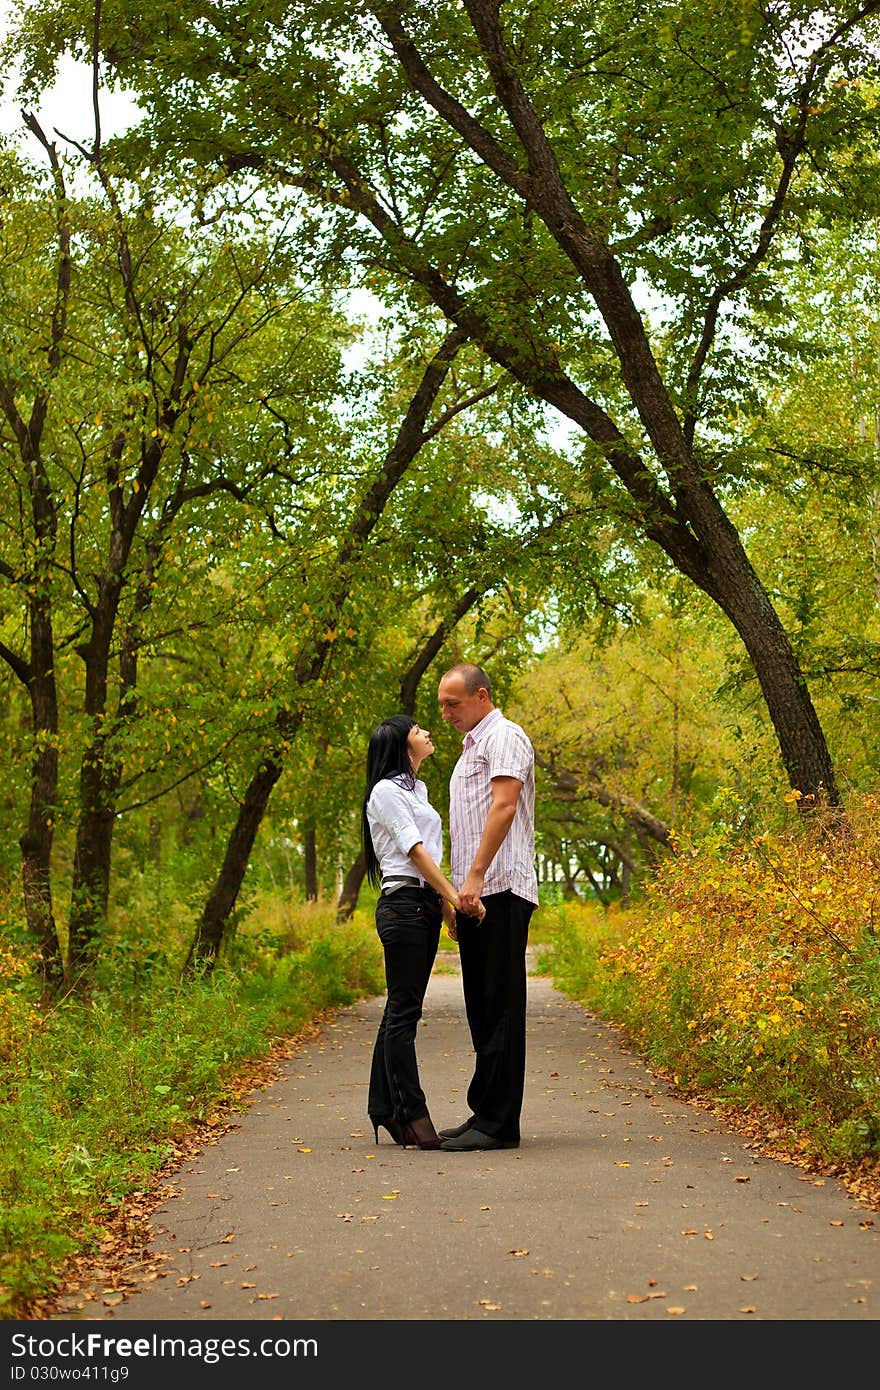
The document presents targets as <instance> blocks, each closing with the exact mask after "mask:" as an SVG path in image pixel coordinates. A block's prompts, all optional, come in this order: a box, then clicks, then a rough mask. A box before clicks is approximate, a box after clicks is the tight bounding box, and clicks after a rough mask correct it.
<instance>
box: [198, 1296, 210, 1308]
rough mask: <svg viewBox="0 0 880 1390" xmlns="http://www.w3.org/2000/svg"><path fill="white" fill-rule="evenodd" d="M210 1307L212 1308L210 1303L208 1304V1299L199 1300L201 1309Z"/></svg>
mask: <svg viewBox="0 0 880 1390" xmlns="http://www.w3.org/2000/svg"><path fill="white" fill-rule="evenodd" d="M210 1306H211V1305H210V1303H209V1302H208V1300H207V1299H206V1298H200V1299H199V1307H200V1308H210Z"/></svg>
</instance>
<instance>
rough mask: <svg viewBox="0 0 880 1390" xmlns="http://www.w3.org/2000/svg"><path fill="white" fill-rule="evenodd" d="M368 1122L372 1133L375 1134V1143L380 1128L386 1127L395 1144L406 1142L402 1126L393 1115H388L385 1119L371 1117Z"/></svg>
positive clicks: (377, 1140)
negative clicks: (371, 1127)
mask: <svg viewBox="0 0 880 1390" xmlns="http://www.w3.org/2000/svg"><path fill="white" fill-rule="evenodd" d="M370 1123H371V1124H372V1126H373V1133H374V1134H375V1136H376V1143H377V1144H378V1142H379V1130H380V1129H387V1131H388V1133H389V1134H390V1135H391V1138H392V1139H393V1140H394V1142H395V1144H405V1143H406V1142H407V1141H406V1138H405V1132H404V1126H403V1125H402V1124H401V1123H400V1120H396V1119H395V1118H394V1116H393V1115H389V1116H388V1119H387V1120H373V1119H371V1120H370Z"/></svg>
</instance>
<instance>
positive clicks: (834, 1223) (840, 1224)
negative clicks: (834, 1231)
mask: <svg viewBox="0 0 880 1390" xmlns="http://www.w3.org/2000/svg"><path fill="white" fill-rule="evenodd" d="M829 1224H830V1225H832V1226H842V1225H843V1222H842V1221H832V1222H830V1223H829Z"/></svg>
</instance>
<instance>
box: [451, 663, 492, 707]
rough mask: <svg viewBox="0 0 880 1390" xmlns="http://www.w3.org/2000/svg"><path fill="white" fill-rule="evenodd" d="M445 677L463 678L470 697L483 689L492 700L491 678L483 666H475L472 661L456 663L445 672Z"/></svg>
mask: <svg viewBox="0 0 880 1390" xmlns="http://www.w3.org/2000/svg"><path fill="white" fill-rule="evenodd" d="M443 674H444V676H461V678H462V680H463V681H464V688H465V690H466V691H467V693H468V695H476V693H477V691H478V690H480V689H481V688H482V689H483V690H485V692H486V694H487V695H488V696H489V698H490V699H491V698H492V686H491V683H490V681H489V677H488V676H487V675H486V672H485V671H484V670H483V668H482V666H475V665H474V663H473V662H472V661H456V663H455V665H454V666H450V668H449V670H448V671H444V673H443Z"/></svg>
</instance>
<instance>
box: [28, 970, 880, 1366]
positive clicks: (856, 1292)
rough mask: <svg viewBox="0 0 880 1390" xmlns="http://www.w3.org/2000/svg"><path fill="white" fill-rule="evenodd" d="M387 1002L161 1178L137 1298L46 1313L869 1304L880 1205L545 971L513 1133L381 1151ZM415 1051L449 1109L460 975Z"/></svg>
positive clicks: (598, 1313)
mask: <svg viewBox="0 0 880 1390" xmlns="http://www.w3.org/2000/svg"><path fill="white" fill-rule="evenodd" d="M381 1007H382V1000H381V999H378V998H373V999H368V1000H365V1001H362V1002H360V1003H358V1004H356V1005H354V1006H352V1007H350V1008H345V1009H342V1010H340V1011H339V1013H338V1014H337V1015H335V1017H334V1018H333V1020H332V1021H331V1022H329V1023H328V1024H327V1025H326V1026H325V1027H324V1028H323V1030H322V1031H321V1033H320V1035H319V1036H318V1037H316V1038H314V1039H312V1040H310V1041H308V1042H307V1043H304V1044H303V1045H302V1046H301V1047H300V1048H299V1050H298V1051H297V1052H296V1053H295V1054H294V1056H293V1057H292V1058H291V1059H290V1060H289V1061H288V1062H287V1063H286V1064H284V1076H283V1078H282V1079H280V1080H278V1081H277V1082H275V1083H273V1084H272V1085H270V1086H269V1087H267V1088H266V1089H265V1090H263V1091H258V1092H257V1093H256V1095H255V1098H254V1101H253V1103H252V1105H251V1106H250V1107H249V1108H248V1110H247V1111H246V1112H244V1113H242V1114H241V1116H240V1122H239V1123H238V1124H237V1127H236V1128H235V1129H233V1130H231V1131H229V1132H227V1133H226V1134H224V1135H223V1136H222V1137H221V1138H220V1139H219V1140H218V1141H217V1142H216V1143H214V1144H209V1145H207V1146H206V1147H205V1148H204V1149H203V1150H202V1151H201V1153H200V1155H199V1156H198V1158H197V1159H195V1160H191V1161H189V1162H187V1163H186V1164H185V1165H184V1167H183V1168H182V1169H181V1171H180V1172H179V1173H177V1174H176V1175H175V1176H174V1178H173V1181H171V1182H169V1184H168V1189H167V1198H166V1199H165V1200H164V1201H163V1203H162V1205H161V1206H160V1208H159V1209H158V1210H157V1211H156V1213H155V1216H154V1223H153V1224H154V1233H153V1237H152V1244H151V1247H150V1251H149V1256H150V1258H149V1259H148V1260H147V1261H145V1264H144V1269H143V1274H144V1280H143V1283H142V1286H141V1287H140V1288H139V1289H138V1290H137V1291H136V1292H133V1293H131V1294H130V1295H129V1296H127V1297H126V1298H125V1299H124V1300H123V1301H122V1302H119V1301H118V1297H116V1296H114V1295H113V1294H112V1293H106V1294H105V1293H104V1292H103V1291H102V1289H101V1287H100V1284H97V1285H96V1293H97V1297H95V1298H94V1300H93V1301H92V1302H87V1303H86V1304H85V1305H84V1307H83V1308H82V1310H81V1311H80V1310H74V1309H73V1308H70V1309H69V1310H68V1311H66V1312H62V1313H61V1314H60V1316H61V1317H62V1318H68V1319H71V1318H75V1319H86V1320H89V1319H91V1320H94V1319H103V1320H104V1321H105V1322H109V1321H111V1320H114V1319H116V1320H119V1319H125V1320H126V1321H132V1320H134V1321H144V1320H151V1321H154V1322H155V1321H159V1322H161V1321H162V1320H166V1319H174V1320H186V1321H195V1320H204V1321H210V1320H214V1319H217V1320H220V1319H223V1320H250V1321H254V1320H269V1319H273V1320H277V1319H279V1318H280V1319H284V1320H296V1321H298V1322H301V1321H303V1320H314V1319H322V1320H346V1321H351V1320H357V1319H363V1320H381V1319H392V1320H410V1319H421V1320H431V1321H435V1320H449V1319H454V1320H462V1321H468V1320H484V1321H492V1320H539V1321H542V1320H563V1319H564V1320H573V1319H577V1320H612V1319H614V1320H620V1321H624V1320H626V1321H636V1320H644V1319H661V1320H666V1321H670V1320H672V1321H675V1320H679V1321H681V1320H691V1321H693V1320H705V1319H713V1320H739V1321H750V1320H751V1321H754V1320H783V1319H822V1320H841V1319H872V1320H876V1319H877V1318H878V1316H880V1243H878V1234H880V1216H877V1217H876V1218H875V1216H874V1214H873V1213H872V1212H870V1211H869V1210H868V1209H867V1208H865V1207H863V1206H861V1205H860V1204H859V1203H858V1202H857V1201H856V1200H855V1199H854V1198H852V1197H850V1195H849V1194H848V1193H847V1192H846V1190H845V1189H844V1188H843V1187H842V1186H841V1185H839V1184H838V1183H836V1182H834V1181H833V1180H831V1179H827V1180H823V1179H817V1178H814V1177H812V1178H811V1177H809V1176H808V1175H806V1174H805V1173H804V1172H803V1171H802V1170H800V1169H798V1168H795V1167H790V1166H788V1165H786V1164H784V1163H780V1162H777V1161H775V1160H772V1159H769V1158H764V1157H761V1156H758V1155H756V1154H754V1153H753V1152H751V1151H750V1150H749V1149H748V1148H747V1147H746V1141H745V1140H744V1139H743V1138H742V1136H738V1135H737V1134H735V1133H733V1132H731V1131H729V1130H726V1129H725V1128H724V1127H722V1126H721V1125H719V1123H718V1122H717V1121H716V1120H715V1119H714V1118H713V1117H712V1116H711V1115H709V1114H708V1113H706V1112H705V1111H702V1110H700V1109H699V1108H697V1107H695V1106H693V1105H688V1104H684V1103H683V1102H681V1101H680V1100H678V1099H677V1098H675V1097H674V1096H672V1095H671V1094H670V1093H669V1092H668V1091H667V1090H666V1089H665V1088H664V1086H663V1085H662V1084H661V1083H660V1082H659V1081H658V1079H657V1078H656V1077H655V1076H653V1075H652V1074H651V1073H650V1072H649V1071H648V1070H647V1068H646V1067H645V1065H644V1064H643V1062H642V1061H641V1059H640V1058H639V1057H638V1056H636V1055H635V1054H633V1053H632V1052H630V1051H629V1050H627V1048H626V1047H625V1046H622V1045H621V1041H620V1037H619V1035H618V1034H617V1032H616V1031H615V1030H614V1029H612V1028H610V1027H608V1026H606V1025H604V1024H602V1023H601V1022H599V1021H598V1020H597V1019H596V1018H595V1017H594V1016H593V1015H591V1014H590V1013H589V1012H587V1011H585V1010H584V1009H583V1008H582V1007H581V1006H579V1005H577V1004H574V1003H572V1002H571V1001H569V1000H566V999H565V998H564V997H563V996H562V995H560V994H559V993H557V992H556V991H555V990H554V989H553V988H552V986H551V984H550V982H549V981H548V980H546V979H544V978H539V977H534V976H532V977H530V980H529V1015H528V1017H529V1031H528V1063H527V1065H528V1074H527V1082H526V1096H525V1106H524V1111H523V1142H522V1145H521V1147H520V1148H519V1149H518V1150H501V1151H493V1152H484V1153H472V1154H455V1153H450V1154H444V1153H436V1152H427V1151H425V1152H422V1151H419V1150H402V1149H399V1148H397V1147H396V1146H395V1145H393V1144H392V1143H391V1142H390V1140H389V1139H388V1137H387V1135H385V1134H384V1131H383V1132H382V1135H381V1137H380V1142H379V1144H378V1145H376V1144H375V1143H374V1141H373V1136H372V1130H371V1129H370V1128H369V1126H368V1124H367V1121H366V1114H365V1108H366V1093H367V1092H366V1088H367V1075H368V1071H369V1060H370V1051H371V1048H372V1045H373V1038H374V1036H375V1030H376V1026H377V1023H378V1020H379V1016H380V1012H381ZM418 1051H419V1061H420V1067H421V1071H422V1077H423V1084H424V1086H425V1090H426V1093H427V1095H428V1097H429V1100H430V1102H431V1105H432V1112H433V1118H434V1121H435V1123H436V1124H437V1126H438V1128H440V1127H442V1126H444V1125H449V1124H455V1123H457V1122H458V1121H459V1120H460V1119H462V1118H464V1116H465V1112H466V1105H465V1091H466V1087H467V1081H468V1078H469V1075H470V1066H471V1051H470V1042H469V1038H468V1033H467V1026H466V1023H465V1019H464V1012H463V1006H462V999H461V981H460V979H459V978H458V976H457V974H454V973H437V974H435V975H434V976H433V977H432V980H431V983H430V986H429V990H428V996H427V999H426V1005H425V1017H424V1020H423V1023H422V1026H421V1030H420V1034H419V1044H418ZM156 1257H160V1263H159V1269H160V1277H155V1270H156ZM151 1274H152V1275H153V1277H150V1275H151ZM105 1299H106V1300H107V1301H105ZM113 1305H115V1306H113ZM44 1326H45V1324H44ZM386 1369H387V1368H386Z"/></svg>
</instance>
